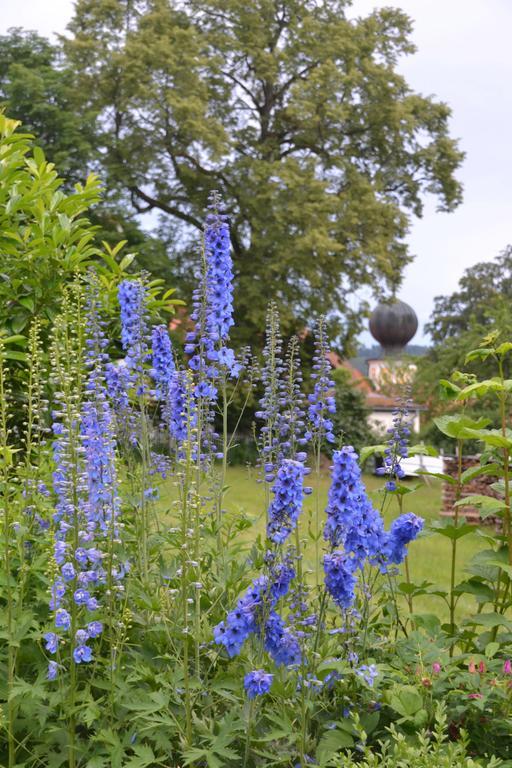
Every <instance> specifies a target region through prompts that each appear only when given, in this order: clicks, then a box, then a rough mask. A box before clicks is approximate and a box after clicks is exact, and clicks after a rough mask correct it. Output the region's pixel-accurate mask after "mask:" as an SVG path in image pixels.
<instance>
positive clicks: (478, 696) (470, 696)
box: [468, 693, 483, 699]
mask: <svg viewBox="0 0 512 768" xmlns="http://www.w3.org/2000/svg"><path fill="white" fill-rule="evenodd" d="M468 699H483V694H482V693H468Z"/></svg>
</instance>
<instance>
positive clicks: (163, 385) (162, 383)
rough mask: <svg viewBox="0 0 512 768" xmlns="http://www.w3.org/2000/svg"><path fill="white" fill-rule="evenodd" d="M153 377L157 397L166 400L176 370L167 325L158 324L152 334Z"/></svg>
mask: <svg viewBox="0 0 512 768" xmlns="http://www.w3.org/2000/svg"><path fill="white" fill-rule="evenodd" d="M151 339H152V344H151V347H152V356H151V377H152V379H153V381H154V382H155V397H157V398H158V399H159V400H164V401H165V400H166V399H167V397H168V396H169V386H170V383H171V379H172V375H173V373H174V371H175V370H176V365H175V363H174V357H173V354H172V345H171V339H170V337H169V332H168V330H167V328H166V326H165V325H156V326H155V327H154V328H153V331H152V334H151Z"/></svg>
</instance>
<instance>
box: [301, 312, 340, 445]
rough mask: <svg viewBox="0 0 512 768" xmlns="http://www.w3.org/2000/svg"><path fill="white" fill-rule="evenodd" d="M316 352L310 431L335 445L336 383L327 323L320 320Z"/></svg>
mask: <svg viewBox="0 0 512 768" xmlns="http://www.w3.org/2000/svg"><path fill="white" fill-rule="evenodd" d="M314 343H315V352H314V356H313V366H312V369H313V372H312V374H311V379H312V381H313V382H314V388H313V392H312V393H311V394H310V395H309V396H308V401H309V407H308V416H309V421H310V425H311V426H310V429H311V432H312V434H313V435H316V437H317V439H318V440H320V441H321V440H322V439H323V438H324V437H325V439H326V440H327V441H328V442H330V443H333V442H334V441H335V437H334V434H333V431H332V430H333V423H332V419H331V418H330V417H331V416H332V415H333V414H335V413H336V403H335V400H334V397H333V394H332V392H333V389H334V381H332V378H331V363H330V362H329V347H328V345H327V341H326V338H325V323H324V320H320V321H319V322H318V324H317V327H316V333H315V342H314Z"/></svg>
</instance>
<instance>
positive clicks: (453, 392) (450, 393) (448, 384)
mask: <svg viewBox="0 0 512 768" xmlns="http://www.w3.org/2000/svg"><path fill="white" fill-rule="evenodd" d="M459 392H460V387H458V386H457V385H456V384H454V383H453V381H448V380H447V379H441V380H440V382H439V393H440V397H441V400H454V399H455V398H456V397H457V395H458V394H459Z"/></svg>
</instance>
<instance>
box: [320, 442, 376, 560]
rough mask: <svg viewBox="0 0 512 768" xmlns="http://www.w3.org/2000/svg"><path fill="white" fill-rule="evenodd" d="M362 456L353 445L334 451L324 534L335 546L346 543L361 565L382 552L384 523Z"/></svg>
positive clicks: (347, 548)
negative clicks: (371, 494)
mask: <svg viewBox="0 0 512 768" xmlns="http://www.w3.org/2000/svg"><path fill="white" fill-rule="evenodd" d="M358 458H359V457H358V455H357V453H356V452H355V451H354V449H353V448H352V446H350V445H348V446H345V447H343V448H342V449H341V450H339V451H335V452H334V454H333V468H332V480H331V486H330V488H329V492H328V504H327V509H326V514H327V519H326V523H325V529H324V537H325V538H326V539H327V540H328V541H329V542H330V543H331V545H332V547H333V548H335V547H339V546H340V545H343V546H344V548H345V551H347V552H350V553H351V554H352V556H353V557H354V558H355V559H356V561H357V562H358V564H360V565H361V564H363V562H364V560H365V559H366V558H367V557H374V556H376V555H377V554H378V553H379V552H380V550H381V547H382V543H383V540H384V525H383V521H382V517H381V516H380V515H379V513H378V512H377V510H375V509H374V507H373V505H372V503H371V501H370V499H369V498H368V495H367V493H366V489H365V487H364V484H363V482H362V479H361V469H360V467H359V463H358Z"/></svg>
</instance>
